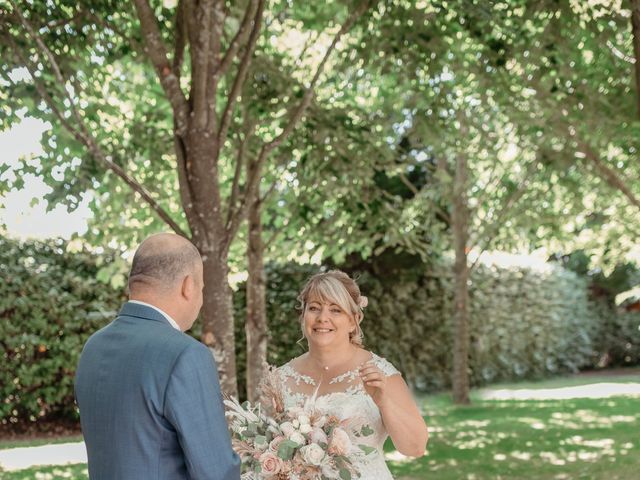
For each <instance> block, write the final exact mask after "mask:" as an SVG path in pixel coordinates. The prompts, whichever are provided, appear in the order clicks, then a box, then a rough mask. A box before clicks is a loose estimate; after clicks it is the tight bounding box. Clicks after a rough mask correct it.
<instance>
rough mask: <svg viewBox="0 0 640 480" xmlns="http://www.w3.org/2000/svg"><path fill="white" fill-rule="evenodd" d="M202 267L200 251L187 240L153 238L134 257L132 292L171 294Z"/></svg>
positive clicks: (171, 236)
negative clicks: (163, 292) (178, 283)
mask: <svg viewBox="0 0 640 480" xmlns="http://www.w3.org/2000/svg"><path fill="white" fill-rule="evenodd" d="M201 266H202V259H201V258H200V253H199V252H198V249H197V248H196V247H195V246H194V245H193V244H192V243H191V242H190V241H189V240H187V239H186V238H184V237H181V236H179V235H176V234H173V233H159V234H156V235H152V236H150V237H148V238H147V239H146V240H144V241H143V242H142V243H141V244H140V246H139V247H138V250H136V253H135V255H134V256H133V263H132V264H131V272H130V274H129V292H130V293H131V294H132V295H135V294H136V293H137V292H139V291H142V290H155V291H163V290H169V289H171V288H173V287H174V286H175V284H176V282H179V281H181V280H182V279H183V278H184V276H186V275H191V274H193V273H194V272H195V271H196V270H197V269H198V268H201Z"/></svg>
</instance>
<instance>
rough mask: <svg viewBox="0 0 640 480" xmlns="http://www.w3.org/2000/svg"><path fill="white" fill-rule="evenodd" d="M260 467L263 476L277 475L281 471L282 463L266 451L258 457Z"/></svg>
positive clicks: (278, 458)
mask: <svg viewBox="0 0 640 480" xmlns="http://www.w3.org/2000/svg"><path fill="white" fill-rule="evenodd" d="M260 467H261V468H262V473H263V474H264V475H277V474H278V473H280V471H281V470H282V467H283V462H282V459H281V458H280V457H278V456H277V455H275V454H274V453H273V452H269V451H267V452H264V453H263V454H262V455H260Z"/></svg>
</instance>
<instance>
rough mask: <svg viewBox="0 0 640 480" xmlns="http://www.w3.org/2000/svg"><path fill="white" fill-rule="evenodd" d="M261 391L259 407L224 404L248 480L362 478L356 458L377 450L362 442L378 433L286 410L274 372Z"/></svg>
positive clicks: (357, 424) (300, 410)
mask: <svg viewBox="0 0 640 480" xmlns="http://www.w3.org/2000/svg"><path fill="white" fill-rule="evenodd" d="M261 391H262V396H261V402H260V403H256V404H255V405H251V404H250V403H249V402H245V403H243V404H240V403H239V402H238V401H237V400H236V399H235V398H227V399H225V401H224V403H225V406H226V408H227V410H226V416H227V418H228V420H229V428H230V430H231V441H232V444H233V448H234V450H235V451H236V452H237V453H238V455H239V456H240V458H241V460H242V465H243V472H244V473H243V474H242V479H243V480H329V479H341V480H351V479H356V478H359V476H360V475H359V473H358V471H357V469H356V468H355V466H354V464H353V460H354V459H355V458H356V457H360V456H365V455H368V454H369V453H371V452H373V451H374V450H375V449H374V448H373V447H370V446H367V445H361V444H358V443H357V442H358V441H359V440H360V439H362V438H364V437H367V436H369V435H371V434H373V430H372V429H371V428H370V427H369V426H368V425H366V424H363V423H362V422H361V421H360V420H358V419H355V418H353V419H346V420H345V419H343V420H340V419H338V418H337V417H335V416H330V415H324V414H322V413H320V412H318V411H317V410H315V409H314V408H313V407H312V406H309V405H307V406H305V407H304V408H302V407H301V408H293V409H287V410H285V408H284V401H283V397H282V385H281V384H280V381H279V379H278V377H277V374H276V373H275V371H274V370H271V369H270V370H268V371H267V373H266V378H265V380H264V381H263V383H262V388H261Z"/></svg>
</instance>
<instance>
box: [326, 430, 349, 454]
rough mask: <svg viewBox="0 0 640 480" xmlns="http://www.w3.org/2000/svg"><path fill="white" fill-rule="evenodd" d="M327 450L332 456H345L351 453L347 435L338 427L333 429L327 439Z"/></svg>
mask: <svg viewBox="0 0 640 480" xmlns="http://www.w3.org/2000/svg"><path fill="white" fill-rule="evenodd" d="M328 450H329V453H332V454H334V455H347V454H348V453H349V452H350V451H351V439H350V438H349V434H348V433H347V432H345V431H344V430H343V429H341V428H339V427H338V428H334V429H333V432H331V438H330V439H329V448H328Z"/></svg>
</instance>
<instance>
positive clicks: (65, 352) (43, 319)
mask: <svg viewBox="0 0 640 480" xmlns="http://www.w3.org/2000/svg"><path fill="white" fill-rule="evenodd" d="M113 260H114V258H113V256H109V255H105V256H104V257H96V256H95V255H92V254H89V253H87V252H84V251H81V252H75V253H70V252H68V251H67V245H66V244H65V243H63V242H62V241H51V242H16V241H13V240H9V239H7V238H4V237H0V274H1V276H2V278H3V281H2V282H1V283H0V289H1V291H0V346H1V347H2V353H1V355H2V362H1V364H0V420H1V422H2V424H3V425H7V424H8V423H9V424H17V423H20V422H34V421H36V420H50V419H56V418H60V417H75V415H76V414H75V402H74V396H73V378H74V375H75V366H76V363H77V361H78V357H79V355H80V352H81V351H82V346H83V345H84V342H85V341H86V340H87V338H88V337H89V335H90V334H92V333H93V332H95V331H96V330H97V329H99V328H100V327H102V326H104V325H105V324H106V323H108V322H109V321H111V320H112V319H113V317H114V315H115V313H116V312H117V310H118V309H119V307H120V304H121V303H122V301H123V299H124V291H123V289H122V287H120V288H118V289H114V288H112V287H111V286H110V283H109V280H110V279H108V278H107V279H105V280H106V281H107V283H106V284H105V283H104V282H101V281H100V280H98V276H99V273H100V271H101V265H102V264H103V263H104V264H112V263H113Z"/></svg>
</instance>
